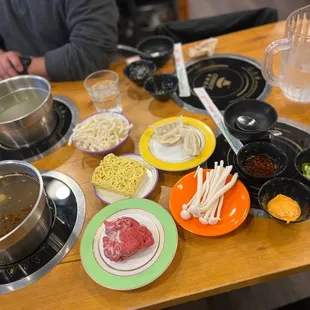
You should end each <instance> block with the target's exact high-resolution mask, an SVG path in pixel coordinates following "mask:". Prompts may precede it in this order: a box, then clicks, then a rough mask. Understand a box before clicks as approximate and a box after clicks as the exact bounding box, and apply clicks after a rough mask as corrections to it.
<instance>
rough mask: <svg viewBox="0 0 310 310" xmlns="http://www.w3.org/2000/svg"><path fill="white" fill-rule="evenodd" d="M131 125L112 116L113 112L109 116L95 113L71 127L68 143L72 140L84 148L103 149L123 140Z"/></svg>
mask: <svg viewBox="0 0 310 310" xmlns="http://www.w3.org/2000/svg"><path fill="white" fill-rule="evenodd" d="M132 126H133V125H132V124H128V123H127V122H126V121H124V120H122V119H119V118H116V117H113V114H111V115H110V117H109V118H106V117H103V116H102V115H95V116H94V117H90V118H89V119H87V120H85V121H83V122H82V123H80V124H78V125H77V126H76V127H75V128H74V129H73V133H72V135H71V137H70V139H69V142H68V145H71V144H72V141H74V142H75V143H76V145H77V146H78V147H80V148H82V149H85V150H89V151H93V152H98V151H105V150H107V149H110V148H112V147H113V146H115V145H117V144H119V143H120V142H121V141H122V140H124V139H125V138H126V136H127V135H128V132H129V130H130V128H132Z"/></svg>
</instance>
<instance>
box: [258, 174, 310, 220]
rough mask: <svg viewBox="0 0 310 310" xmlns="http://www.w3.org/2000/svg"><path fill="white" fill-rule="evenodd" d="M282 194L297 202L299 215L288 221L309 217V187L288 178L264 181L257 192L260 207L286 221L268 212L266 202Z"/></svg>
mask: <svg viewBox="0 0 310 310" xmlns="http://www.w3.org/2000/svg"><path fill="white" fill-rule="evenodd" d="M279 194H282V195H285V196H288V197H290V198H292V199H294V200H295V201H297V202H298V204H299V206H300V209H301V215H300V217H299V218H298V219H297V220H296V221H292V222H290V223H300V222H304V221H306V220H308V219H309V218H310V189H309V188H308V187H307V186H305V185H304V184H302V183H301V182H299V181H297V180H294V179H290V178H275V179H272V180H269V181H268V182H266V183H265V184H264V185H263V186H262V187H261V188H260V190H259V192H258V203H259V205H260V207H261V208H262V209H263V210H264V211H265V212H266V213H267V214H269V215H270V216H272V217H273V218H274V219H276V220H278V221H281V222H284V223H286V221H285V220H281V219H278V218H276V217H274V216H273V215H272V214H270V213H269V212H268V208H267V205H268V202H269V201H270V200H271V199H273V198H274V197H276V196H277V195H279Z"/></svg>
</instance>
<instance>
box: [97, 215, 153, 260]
mask: <svg viewBox="0 0 310 310" xmlns="http://www.w3.org/2000/svg"><path fill="white" fill-rule="evenodd" d="M104 224H105V233H106V234H107V236H105V237H103V250H104V255H105V256H106V257H107V258H108V259H110V260H112V261H114V262H121V261H124V260H125V259H127V258H129V257H130V256H132V255H134V254H135V253H137V252H138V251H139V250H141V249H144V248H148V247H150V246H152V245H153V244H154V239H153V236H152V233H151V232H150V231H149V230H148V229H147V228H146V227H145V226H142V225H140V224H139V222H137V221H136V220H135V219H133V218H131V217H126V216H124V217H120V218H118V219H117V220H115V221H113V222H109V221H104Z"/></svg>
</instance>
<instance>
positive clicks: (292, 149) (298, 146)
mask: <svg viewBox="0 0 310 310" xmlns="http://www.w3.org/2000/svg"><path fill="white" fill-rule="evenodd" d="M274 129H276V130H279V131H281V132H282V135H281V136H273V135H270V136H269V138H267V139H266V140H265V141H269V142H271V143H273V144H275V145H277V146H278V147H279V148H281V149H282V150H283V151H285V153H286V154H287V156H288V165H287V168H286V170H285V171H284V172H283V173H282V174H281V175H280V176H281V177H290V178H296V179H298V180H300V181H302V182H304V180H303V179H302V178H300V177H299V176H298V174H297V171H296V169H295V166H294V159H295V157H296V155H297V154H298V153H299V152H301V151H302V150H304V149H306V148H308V147H310V127H309V126H306V125H303V124H301V123H298V122H295V121H292V120H289V119H285V118H279V120H278V123H277V124H276V126H275V128H274ZM216 142H217V144H216V148H215V151H214V153H213V154H212V156H211V157H210V158H209V159H208V161H207V162H206V163H205V164H204V168H206V167H209V168H213V166H214V162H215V161H219V160H221V159H222V160H224V162H225V165H233V167H234V168H233V172H238V174H239V179H240V180H241V182H243V183H244V185H245V186H246V187H247V189H248V191H249V193H250V197H251V212H250V213H251V214H252V215H255V216H259V217H269V216H268V215H267V214H266V213H265V212H264V211H263V210H261V208H260V207H259V205H258V201H257V195H258V191H259V189H260V187H261V186H262V185H263V183H264V181H263V182H262V183H261V182H259V181H253V180H251V179H248V178H247V177H246V176H244V175H243V174H242V172H241V171H240V170H238V168H237V166H236V155H235V153H234V152H233V151H232V149H231V148H230V145H229V144H228V142H227V141H226V139H225V137H224V136H223V135H222V134H219V133H218V135H217V139H216Z"/></svg>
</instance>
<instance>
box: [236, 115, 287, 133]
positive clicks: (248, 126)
mask: <svg viewBox="0 0 310 310" xmlns="http://www.w3.org/2000/svg"><path fill="white" fill-rule="evenodd" d="M236 125H237V127H239V128H240V129H241V130H243V131H256V130H259V125H258V122H257V120H256V119H255V118H253V117H250V116H244V115H242V116H239V117H238V118H237V121H236ZM267 132H269V133H270V134H272V135H273V136H276V137H277V136H281V135H282V132H281V131H279V130H274V129H271V130H267Z"/></svg>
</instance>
